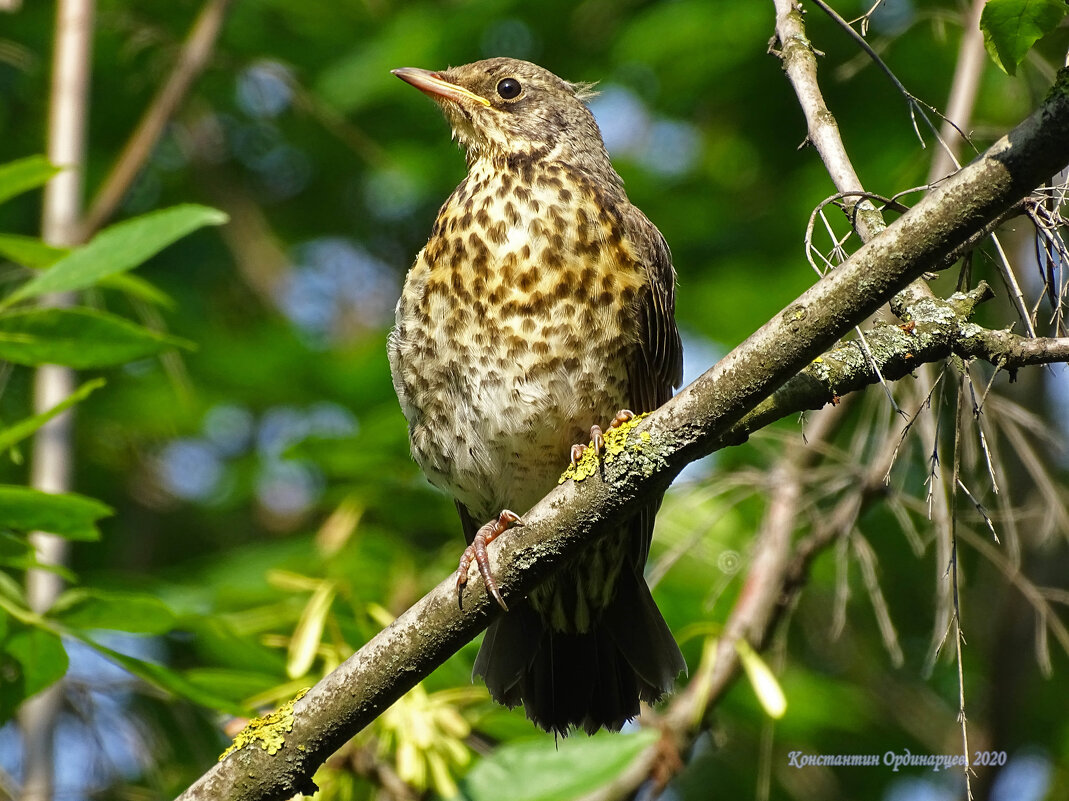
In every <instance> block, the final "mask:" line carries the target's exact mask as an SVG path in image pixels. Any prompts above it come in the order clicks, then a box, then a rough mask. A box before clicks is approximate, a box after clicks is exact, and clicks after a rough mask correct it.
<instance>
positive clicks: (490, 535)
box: [457, 509, 523, 612]
mask: <svg viewBox="0 0 1069 801" xmlns="http://www.w3.org/2000/svg"><path fill="white" fill-rule="evenodd" d="M522 525H523V521H522V520H521V519H520V516H519V515H518V514H516V513H515V512H510V511H509V510H508V509H503V510H502V511H501V514H499V515H498V516H497V520H491V521H490V522H489V523H487V524H486V525H485V526H483V527H482V528H480V529H479V530H478V531H476V532H475V537H474V538H473V539H472V541H471V545H469V546H468V547H467V548H465V549H464V553H463V554H461V556H460V564H459V565H458V566H457V601H458V602H462V600H463V597H464V585H465V584H467V583H468V568H470V567H471V563H472V561H474V562H475V564H476V565H478V567H479V573H480V574H482V577H483V583H484V584H485V585H486V591H487V592H489V593H490V594H491V595H492V596H494V600H495V601H497V603H498V605H499V606H500V607H501V608H502V609H504V610H505V611H506V612H507V611H509V608H508V606H507V605H506V604H505V599H504V598H502V597H501V591H500V590H499V589H498V588H497V581H495V580H494V574H493V573H491V572H490V560H489V559H488V558H487V556H486V546H487V545H489V544H490V543H491V542H493V541H494V540H495V539H497V538H498V536H500V535H501V534H504V533H505V532H506V531H508V530H509V529H510V528H512V527H513V526H522Z"/></svg>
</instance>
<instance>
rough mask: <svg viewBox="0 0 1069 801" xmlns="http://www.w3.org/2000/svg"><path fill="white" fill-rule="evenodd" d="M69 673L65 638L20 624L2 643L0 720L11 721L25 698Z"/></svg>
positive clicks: (0, 651) (0, 660)
mask: <svg viewBox="0 0 1069 801" xmlns="http://www.w3.org/2000/svg"><path fill="white" fill-rule="evenodd" d="M66 672H67V651H66V649H64V647H63V641H62V640H60V638H59V637H58V636H57V635H55V634H53V633H52V632H50V631H46V630H44V629H39V628H23V627H21V626H20V627H19V628H17V629H15V630H14V631H12V632H11V633H9V634H8V636H7V638H6V639H5V640H4V641H3V642H2V643H0V676H3V677H4V680H3V681H0V723H3V722H4V721H6V720H9V719H10V718H11V717H12V716H13V715H14V714H15V710H16V709H18V706H19V704H21V703H22V702H23V701H24V700H25V699H27V698H29V697H30V696H31V695H35V694H36V693H39V692H40V691H41V690H43V689H44V688H45V687H47V686H48V685H50V684H52V683H53V682H56V681H59V680H60V679H61V678H63V674H65V673H66Z"/></svg>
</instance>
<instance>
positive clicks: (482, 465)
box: [389, 58, 686, 735]
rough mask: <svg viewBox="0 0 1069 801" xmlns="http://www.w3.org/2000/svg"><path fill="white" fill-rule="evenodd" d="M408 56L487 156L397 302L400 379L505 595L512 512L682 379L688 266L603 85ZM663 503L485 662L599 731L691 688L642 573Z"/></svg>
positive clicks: (559, 728) (534, 698)
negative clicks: (619, 155)
mask: <svg viewBox="0 0 1069 801" xmlns="http://www.w3.org/2000/svg"><path fill="white" fill-rule="evenodd" d="M394 74H395V75H397V76H398V77H399V78H401V79H402V80H404V81H407V82H408V83H410V84H412V85H413V86H415V87H416V88H417V89H420V90H421V91H423V92H424V93H426V94H427V95H429V96H430V97H431V98H433V99H434V100H435V101H437V102H438V104H439V105H440V106H441V108H442V110H443V111H444V112H445V116H446V118H447V119H448V121H449V124H450V125H451V127H452V129H453V136H454V137H455V138H457V139H459V140H460V143H461V145H462V146H463V147H464V148H465V150H466V152H467V162H468V174H467V177H466V178H465V179H464V180H463V181H461V183H460V185H459V186H458V187H457V188H456V189H455V190H454V191H453V193H452V194H451V195H450V196H449V198H448V199H447V200H446V201H445V204H444V205H443V206H442V207H441V209H440V210H439V212H438V218H437V220H436V221H435V223H434V227H433V229H432V230H431V236H430V240H429V241H428V242H427V245H426V247H424V248H423V250H422V251H420V253H419V255H418V256H417V257H416V262H415V264H414V266H413V267H412V269H411V270H410V271H409V273H408V277H407V279H406V281H405V286H404V290H403V292H402V295H401V299H400V300H399V301H398V304H397V322H396V327H395V328H394V330H393V331H392V333H391V335H390V339H389V355H390V367H391V370H392V373H393V383H394V388H395V389H396V391H397V396H398V398H399V399H400V402H401V408H402V409H403V410H404V413H405V417H406V418H407V419H408V426H409V436H410V440H411V446H412V455H413V457H414V458H415V460H416V461H417V462H418V463H419V465H420V466H421V467H422V468H423V470H424V472H425V473H426V474H427V477H428V478H429V479H430V481H431V483H433V484H434V485H436V486H438V487H440V488H442V489H444V490H445V491H447V492H449V493H451V494H452V495H453V497H454V498H455V499H456V505H457V510H458V511H459V512H460V519H461V522H462V525H463V528H464V534H465V537H466V538H467V540H468V543H469V549H468V550H467V551H466V552H465V555H464V557H463V558H462V559H461V565H460V570H459V571H458V587H460V591H461V592H462V591H463V584H464V583H465V582H466V580H467V569H468V567H469V565H470V562H471V561H472V559H473V558H474V559H475V561H477V562H479V563H480V568H481V572H482V574H483V576H484V579H485V580H486V582H487V585H488V589H489V590H491V591H492V592H493V593H494V594H495V597H497V598H498V600H499V603H501V605H502V606H504V601H503V600H502V599H501V597H500V595H499V594H498V593H497V589H496V586H495V585H494V582H493V578H492V576H491V575H490V573H489V567H488V565H487V563H486V557H485V547H486V542H487V541H488V540H489V539H492V538H493V537H494V536H496V535H497V534H499V533H501V532H502V531H503V530H504V529H506V528H508V527H509V525H511V524H512V523H515V522H517V521H518V518H517V517H516V515H515V514H513V513H512V512H509V511H507V510H508V509H516V510H519V511H521V512H523V511H526V510H527V509H529V508H530V507H531V506H533V505H534V504H535V502H537V501H538V500H539V499H541V498H542V496H543V495H545V494H546V493H547V492H548V491H549V490H550V489H552V488H553V486H554V485H555V484H556V482H557V478H558V476H559V475H560V473H561V472H562V469H563V467H564V463H565V462H566V460H567V458H568V457H567V454H568V450H569V445H570V444H571V443H574V442H577V441H578V440H580V439H581V438H582V439H583V440H585V439H586V433H585V432H586V431H587V430H588V429H589V427H590V424H591V423H596V422H597V421H604V420H608V419H612V418H613V416H614V415H615V414H616V412H617V411H618V410H620V409H624V408H629V409H633V410H635V411H636V412H645V411H650V410H652V409H654V408H656V407H657V406H659V405H660V404H662V403H664V402H665V401H666V400H668V398H670V397H671V395H672V389H673V388H674V387H678V386H679V384H680V381H681V379H682V346H681V344H680V340H679V333H678V331H677V329H676V325H675V321H674V319H673V313H674V307H675V271H674V269H673V267H672V262H671V255H670V253H669V251H668V246H667V244H666V243H665V241H664V238H663V237H662V236H661V234H660V232H659V231H658V230H657V228H656V227H654V225H653V224H652V223H651V222H650V221H649V220H648V219H646V217H645V216H644V215H643V214H642V212H641V211H639V210H638V209H637V208H635V207H634V206H632V205H631V203H630V201H629V200H628V199H627V195H626V194H625V192H624V187H623V181H622V180H621V179H620V176H619V175H617V174H616V172H615V170H614V169H613V167H612V165H611V164H610V162H609V157H608V154H607V153H606V151H605V145H604V144H603V143H602V139H601V133H600V131H599V130H598V126H597V123H595V121H594V117H593V115H592V114H591V113H590V111H589V110H588V109H587V107H586V106H585V105H584V103H583V101H584V99H585V98H586V97H588V96H589V93H590V87H589V86H585V85H583V84H575V83H569V82H567V81H564V80H562V79H560V78H558V77H557V76H556V75H553V74H552V73H550V72H548V71H547V70H545V69H542V68H541V67H538V66H536V65H534V64H530V63H528V62H526V61H518V60H515V59H509V58H492V59H488V60H486V61H478V62H476V63H474V64H468V65H466V66H462V67H453V68H450V69H447V70H444V71H442V72H430V71H427V70H420V69H412V68H405V69H399V70H394ZM595 433H596V432H595ZM659 506H660V498H657V499H656V500H654V501H651V502H650V503H648V504H647V505H646V506H645V507H644V508H643V509H642V510H641V512H640V513H639V514H637V515H636V516H635V517H634V518H633V519H631V520H630V521H629V522H627V523H626V524H625V525H624V526H623V528H622V529H621V530H620V531H619V532H618V534H616V535H611V536H609V537H605V538H603V539H601V540H600V541H599V542H598V543H597V544H596V545H594V546H593V549H592V551H588V552H587V553H585V554H584V555H583V557H582V559H581V560H577V561H576V562H574V563H572V564H570V565H568V566H565V567H564V568H563V569H562V570H561V571H559V572H558V573H556V574H555V575H554V576H553V577H552V578H550V579H549V580H548V581H547V582H546V583H544V584H543V585H542V586H540V587H538V588H537V589H536V590H535V591H533V592H532V593H531V594H530V595H529V596H528V597H527V598H524V599H522V600H520V601H514V602H513V603H512V607H511V610H510V611H508V612H507V613H506V614H504V615H502V616H500V617H499V618H498V619H497V620H495V621H494V622H493V623H492V624H491V625H490V628H489V629H488V630H487V633H486V637H485V639H484V641H483V645H482V649H481V650H480V651H479V656H478V658H477V659H476V662H475V670H474V672H475V674H476V675H479V676H482V677H483V679H484V680H485V681H486V685H487V687H488V688H489V690H490V693H491V695H492V696H493V697H494V699H495V700H497V701H498V702H500V703H504V704H506V705H508V706H510V707H513V706H516V705H517V704H519V703H521V702H522V703H523V705H524V707H525V709H526V712H527V716H528V717H529V718H531V720H533V721H534V722H535V723H536V724H538V725H539V726H541V727H543V728H545V729H546V730H553V731H555V732H558V733H560V734H562V735H563V734H567V733H568V731H569V729H570V727H572V726H576V727H582V728H583V729H585V730H586V731H587V732H588V733H591V734H592V733H594V732H595V731H597V730H598V729H599V728H601V727H605V728H607V729H613V730H616V729H619V728H620V727H621V726H622V725H623V724H624V723H625V722H626V721H628V720H630V719H631V718H633V717H634V716H635V715H637V714H638V711H639V700H640V699H641V700H644V701H648V702H651V703H652V702H654V701H656V700H657V699H659V698H660V697H661V696H662V695H663V694H664V693H665V692H667V691H668V690H669V689H670V688H671V686H672V684H673V682H674V681H675V678H676V677H677V676H678V675H679V673H680V672H681V671H683V670H685V669H686V664H685V663H684V661H683V657H682V655H681V654H680V652H679V648H678V646H677V645H676V643H675V640H674V639H673V637H672V634H671V632H670V631H669V629H668V626H667V624H666V623H665V621H664V618H663V617H662V616H661V613H660V612H659V610H658V609H657V606H656V604H655V603H654V601H653V598H652V597H651V595H650V591H649V587H648V586H647V585H646V581H645V579H644V578H643V575H642V571H643V567H644V566H645V563H646V558H647V556H648V554H649V548H650V537H651V534H652V530H653V520H654V515H655V514H656V511H657V508H658V507H659ZM502 510H506V511H502ZM487 520H489V521H490V522H489V523H487V524H486V525H483V526H481V527H480V525H479V524H480V523H482V522H483V521H487ZM473 545H474V549H473V547H472V546H473Z"/></svg>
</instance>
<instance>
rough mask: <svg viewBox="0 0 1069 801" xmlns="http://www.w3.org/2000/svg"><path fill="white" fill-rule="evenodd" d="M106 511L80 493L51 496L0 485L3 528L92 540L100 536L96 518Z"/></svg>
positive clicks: (26, 489) (106, 514) (106, 508)
mask: <svg viewBox="0 0 1069 801" xmlns="http://www.w3.org/2000/svg"><path fill="white" fill-rule="evenodd" d="M110 514H112V510H111V508H110V507H108V506H106V505H105V504H102V503H101V502H100V501H96V500H93V499H92V498H86V497H85V496H84V495H76V494H74V493H72V492H69V493H66V494H63V495H53V494H51V493H48V492H41V491H40V490H35V489H30V488H29V487H16V486H10V485H0V526H2V527H4V528H9V529H14V530H16V531H47V532H49V533H50V534H57V535H58V536H60V537H66V538H67V539H72V540H96V539H99V538H100V532H99V531H98V530H97V527H96V525H95V523H96V521H97V520H99V519H100V518H102V517H107V516H108V515H110Z"/></svg>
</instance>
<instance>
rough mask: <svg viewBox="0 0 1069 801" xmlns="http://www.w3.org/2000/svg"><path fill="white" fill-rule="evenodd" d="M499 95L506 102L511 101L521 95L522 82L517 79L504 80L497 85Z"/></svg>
mask: <svg viewBox="0 0 1069 801" xmlns="http://www.w3.org/2000/svg"><path fill="white" fill-rule="evenodd" d="M497 93H498V94H499V95H501V97H503V98H505V100H511V99H512V98H514V97H516V96H517V95H519V93H520V82H519V81H517V80H516V79H515V78H502V79H501V80H500V81H499V82H498V84H497Z"/></svg>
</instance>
